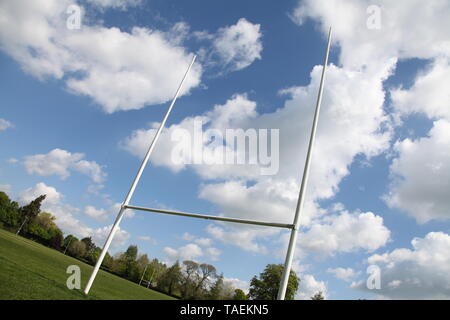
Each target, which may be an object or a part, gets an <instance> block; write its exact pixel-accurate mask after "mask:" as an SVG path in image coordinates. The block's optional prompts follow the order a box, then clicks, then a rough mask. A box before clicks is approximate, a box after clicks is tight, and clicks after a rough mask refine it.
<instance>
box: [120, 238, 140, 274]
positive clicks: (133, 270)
mask: <svg viewBox="0 0 450 320" xmlns="http://www.w3.org/2000/svg"><path fill="white" fill-rule="evenodd" d="M137 257H138V248H137V246H135V245H130V246H129V247H128V249H127V251H125V253H124V254H123V260H124V263H125V270H124V276H125V277H126V278H127V279H129V280H131V281H139V275H140V274H139V267H138V264H137V262H136V259H137Z"/></svg>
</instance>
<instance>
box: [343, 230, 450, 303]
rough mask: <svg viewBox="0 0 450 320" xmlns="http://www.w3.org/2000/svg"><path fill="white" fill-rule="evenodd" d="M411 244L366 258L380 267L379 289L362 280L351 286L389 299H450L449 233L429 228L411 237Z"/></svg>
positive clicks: (368, 261)
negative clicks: (367, 284) (426, 232)
mask: <svg viewBox="0 0 450 320" xmlns="http://www.w3.org/2000/svg"><path fill="white" fill-rule="evenodd" d="M411 245H412V248H411V249H408V248H398V249H395V250H393V251H391V252H386V253H384V254H375V255H372V256H370V257H369V258H368V259H367V263H368V264H370V265H372V264H374V265H377V266H379V267H380V268H381V288H380V289H379V290H376V292H374V290H369V289H367V286H366V283H365V281H360V282H355V283H354V284H353V285H352V287H353V288H356V289H359V290H362V291H366V292H371V293H375V294H379V295H381V296H383V297H385V298H389V299H450V286H449V283H450V273H449V272H448V266H449V265H450V254H449V253H450V235H448V234H446V233H443V232H430V233H428V234H427V235H426V236H425V237H424V238H414V239H413V240H412V241H411Z"/></svg>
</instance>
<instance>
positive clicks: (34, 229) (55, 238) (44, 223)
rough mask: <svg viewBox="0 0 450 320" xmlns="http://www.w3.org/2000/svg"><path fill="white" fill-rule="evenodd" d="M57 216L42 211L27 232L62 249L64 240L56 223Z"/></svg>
mask: <svg viewBox="0 0 450 320" xmlns="http://www.w3.org/2000/svg"><path fill="white" fill-rule="evenodd" d="M55 220H56V218H55V217H54V216H53V215H52V214H50V213H48V212H40V213H39V214H38V215H37V216H36V217H34V218H33V219H32V220H31V221H30V223H29V224H28V227H27V233H28V235H29V236H31V237H32V238H34V239H36V240H37V241H39V242H41V243H43V244H45V245H47V246H50V247H52V248H54V249H58V250H59V249H60V248H61V244H62V241H63V236H62V231H61V230H60V229H59V228H58V226H57V225H56V223H55Z"/></svg>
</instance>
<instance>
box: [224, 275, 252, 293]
mask: <svg viewBox="0 0 450 320" xmlns="http://www.w3.org/2000/svg"><path fill="white" fill-rule="evenodd" d="M223 282H224V283H229V284H231V287H233V288H236V289H241V290H242V291H244V292H245V293H246V294H247V293H248V289H249V288H250V284H249V283H248V281H245V280H241V279H237V278H224V279H223Z"/></svg>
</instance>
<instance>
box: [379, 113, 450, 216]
mask: <svg viewBox="0 0 450 320" xmlns="http://www.w3.org/2000/svg"><path fill="white" fill-rule="evenodd" d="M394 148H395V151H396V152H397V153H398V157H396V158H395V159H394V160H393V162H392V164H391V166H390V172H391V175H392V178H393V181H392V185H391V188H390V191H389V193H388V194H387V195H386V196H385V200H386V202H387V203H388V205H389V206H391V207H393V208H398V209H401V210H402V211H404V212H406V213H407V214H408V215H410V216H412V217H413V218H415V219H416V220H417V221H418V222H419V223H425V222H427V221H430V220H432V219H440V220H443V219H449V218H450V205H449V202H448V199H449V198H450V122H449V121H447V120H438V121H435V122H434V124H433V128H432V129H431V130H430V132H429V136H428V137H423V138H419V139H416V140H411V139H404V140H402V141H398V142H397V143H396V144H395V146H394Z"/></svg>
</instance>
